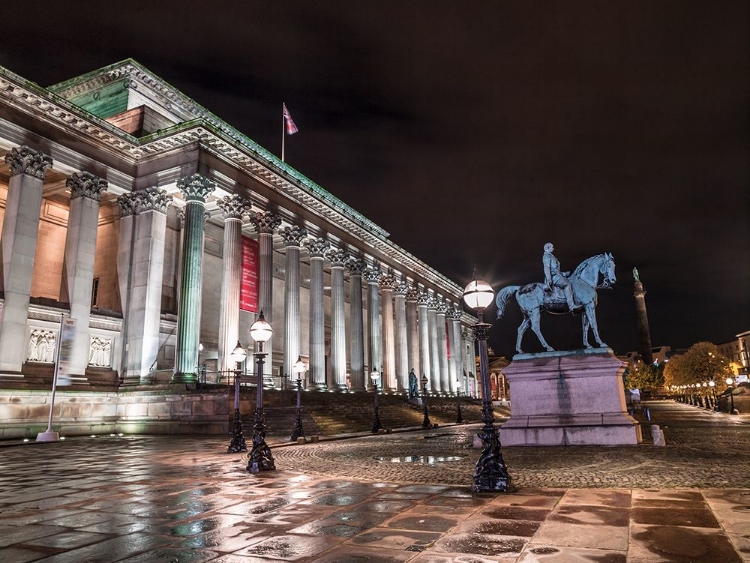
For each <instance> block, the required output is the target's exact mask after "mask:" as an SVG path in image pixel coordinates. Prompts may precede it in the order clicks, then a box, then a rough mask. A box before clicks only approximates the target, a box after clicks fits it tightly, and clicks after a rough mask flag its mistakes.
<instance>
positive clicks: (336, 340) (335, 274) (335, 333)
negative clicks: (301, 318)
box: [326, 248, 349, 391]
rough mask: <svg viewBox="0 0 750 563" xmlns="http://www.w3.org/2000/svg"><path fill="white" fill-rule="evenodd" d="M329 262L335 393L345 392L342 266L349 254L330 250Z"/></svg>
mask: <svg viewBox="0 0 750 563" xmlns="http://www.w3.org/2000/svg"><path fill="white" fill-rule="evenodd" d="M326 258H328V260H330V261H331V373H332V378H333V381H332V387H333V390H335V391H345V390H346V327H345V324H344V323H345V320H344V318H345V310H344V264H346V262H347V261H348V260H349V254H347V253H346V252H345V251H344V250H341V249H339V248H332V249H330V250H329V251H328V253H327V254H326Z"/></svg>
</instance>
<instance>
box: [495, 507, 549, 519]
mask: <svg viewBox="0 0 750 563" xmlns="http://www.w3.org/2000/svg"><path fill="white" fill-rule="evenodd" d="M481 513H482V514H483V515H484V516H489V517H490V518H497V519H498V520H535V521H538V522H542V521H544V520H545V519H546V518H547V516H548V515H549V514H550V511H549V510H544V509H541V508H524V507H520V506H491V507H488V508H487V509H485V510H482V511H481Z"/></svg>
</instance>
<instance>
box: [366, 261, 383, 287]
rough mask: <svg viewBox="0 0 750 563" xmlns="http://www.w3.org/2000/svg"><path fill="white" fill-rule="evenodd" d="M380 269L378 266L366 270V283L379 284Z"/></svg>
mask: <svg viewBox="0 0 750 563" xmlns="http://www.w3.org/2000/svg"><path fill="white" fill-rule="evenodd" d="M380 274H381V271H380V268H379V267H378V266H377V264H376V265H374V266H370V267H369V268H366V269H365V271H364V272H362V277H363V278H365V281H366V282H367V283H378V281H379V280H380Z"/></svg>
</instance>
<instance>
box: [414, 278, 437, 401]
mask: <svg viewBox="0 0 750 563" xmlns="http://www.w3.org/2000/svg"><path fill="white" fill-rule="evenodd" d="M415 291H417V292H418V293H417V295H418V296H417V312H418V315H419V362H420V364H421V368H422V371H421V372H420V371H415V373H416V375H417V377H418V378H419V379H420V381H421V379H422V376H425V377H427V380H428V381H432V373H431V369H430V367H431V366H430V360H431V359H432V357H431V356H430V323H429V320H428V316H429V315H428V314H427V304H428V303H429V302H430V298H429V295H427V292H420V291H418V290H415ZM430 391H434V390H433V389H432V386H430Z"/></svg>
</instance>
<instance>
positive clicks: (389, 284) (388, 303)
mask: <svg viewBox="0 0 750 563" xmlns="http://www.w3.org/2000/svg"><path fill="white" fill-rule="evenodd" d="M378 285H379V286H380V291H381V292H382V299H383V366H382V368H381V372H382V373H381V381H382V384H383V387H382V389H383V391H384V392H389V393H394V392H395V391H396V389H397V386H396V346H395V340H394V334H393V332H394V331H393V289H394V287H395V286H396V280H395V279H394V277H393V274H391V273H390V272H384V273H383V274H381V276H380V279H379V280H378Z"/></svg>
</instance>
